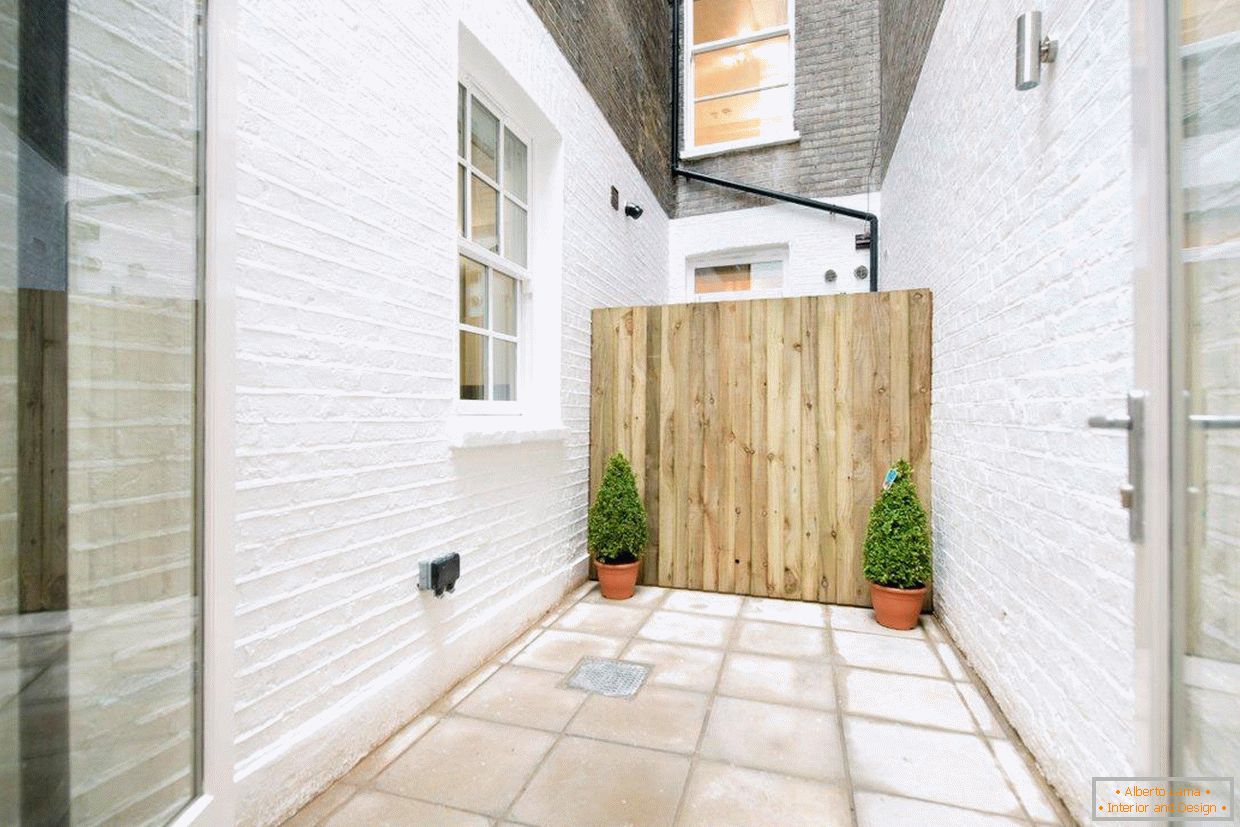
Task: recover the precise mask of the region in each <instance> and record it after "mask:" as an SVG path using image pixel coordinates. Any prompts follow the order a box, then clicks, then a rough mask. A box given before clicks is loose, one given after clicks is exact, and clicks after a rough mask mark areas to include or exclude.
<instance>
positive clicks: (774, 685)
mask: <svg viewBox="0 0 1240 827" xmlns="http://www.w3.org/2000/svg"><path fill="white" fill-rule="evenodd" d="M719 694H721V695H730V696H732V697H736V698H748V699H750V700H754V701H770V702H772V703H784V704H792V705H793V706H804V707H814V708H817V709H834V708H835V687H834V680H833V678H832V670H831V664H830V663H829V662H828V661H825V660H823V661H811V660H792V659H789V658H770V657H766V656H764V655H751V654H745V653H740V652H731V653H729V654H728V656H727V659H726V660H725V661H724V666H723V674H722V675H721V676H720V678H719Z"/></svg>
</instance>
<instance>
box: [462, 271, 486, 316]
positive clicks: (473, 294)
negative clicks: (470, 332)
mask: <svg viewBox="0 0 1240 827" xmlns="http://www.w3.org/2000/svg"><path fill="white" fill-rule="evenodd" d="M486 275H487V271H486V268H485V267H483V266H482V265H481V264H479V263H478V262H476V261H474V260H473V259H469V258H465V256H461V287H460V290H461V324H468V325H473V326H474V327H486V326H487V281H486Z"/></svg>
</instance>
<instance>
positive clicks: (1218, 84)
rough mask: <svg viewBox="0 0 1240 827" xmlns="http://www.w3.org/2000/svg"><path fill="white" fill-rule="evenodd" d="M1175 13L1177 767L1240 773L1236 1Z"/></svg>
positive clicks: (1239, 59) (1204, 3) (1239, 8)
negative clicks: (1181, 520)
mask: <svg viewBox="0 0 1240 827" xmlns="http://www.w3.org/2000/svg"><path fill="white" fill-rule="evenodd" d="M1172 8H1173V9H1178V13H1179V14H1180V30H1179V34H1180V37H1179V53H1178V62H1179V67H1178V68H1179V75H1180V81H1181V82H1180V86H1179V88H1178V89H1176V88H1173V89H1172V93H1173V94H1175V93H1179V94H1180V95H1181V99H1180V101H1179V104H1180V105H1179V109H1180V113H1181V117H1182V120H1181V121H1180V122H1179V123H1177V124H1173V126H1172V130H1173V134H1172V147H1173V148H1174V153H1175V154H1174V156H1173V161H1172V163H1173V164H1175V165H1177V166H1178V169H1177V171H1176V172H1177V174H1178V179H1179V185H1180V188H1181V191H1180V198H1179V214H1178V215H1177V216H1176V220H1178V221H1179V222H1180V226H1179V230H1180V232H1179V236H1180V239H1181V242H1182V247H1181V249H1180V250H1178V251H1177V255H1178V258H1179V261H1178V264H1179V276H1180V278H1182V280H1183V283H1182V290H1181V291H1180V292H1179V294H1178V295H1180V296H1182V297H1183V301H1182V304H1183V306H1182V307H1179V308H1175V309H1176V311H1177V314H1178V315H1179V317H1180V318H1181V319H1182V321H1183V325H1182V328H1181V329H1182V335H1181V336H1180V338H1179V339H1178V340H1177V341H1176V343H1175V346H1176V347H1177V348H1182V349H1183V353H1182V354H1181V358H1178V359H1177V360H1176V362H1177V364H1179V365H1181V366H1182V367H1183V373H1182V374H1181V376H1182V379H1181V384H1180V387H1181V389H1182V390H1183V392H1184V397H1185V399H1186V400H1187V402H1188V413H1189V421H1188V422H1185V423H1181V425H1182V426H1183V427H1184V428H1185V434H1184V437H1183V442H1182V444H1183V445H1184V446H1185V457H1184V462H1183V467H1184V470H1185V476H1186V480H1187V484H1188V485H1187V491H1186V492H1184V496H1185V497H1186V498H1187V503H1186V506H1187V507H1186V508H1185V509H1184V513H1185V515H1186V520H1185V522H1186V525H1185V527H1184V528H1185V534H1186V543H1185V547H1186V557H1185V559H1184V560H1183V564H1184V566H1183V568H1184V575H1183V581H1184V592H1183V605H1182V610H1181V611H1180V612H1178V613H1177V615H1178V616H1177V618H1176V619H1177V622H1178V623H1180V624H1181V628H1182V630H1183V634H1181V635H1178V636H1177V637H1178V638H1179V639H1180V640H1182V642H1183V646H1184V648H1183V651H1182V652H1181V653H1180V654H1181V657H1180V662H1179V668H1178V669H1177V674H1178V675H1179V678H1180V680H1179V681H1178V683H1177V686H1176V687H1175V689H1176V693H1177V697H1176V709H1177V725H1176V726H1175V727H1174V728H1173V729H1174V736H1173V737H1174V738H1175V739H1176V744H1175V746H1176V748H1175V760H1176V764H1177V766H1176V767H1175V771H1176V772H1177V773H1181V774H1186V775H1215V776H1220V775H1224V776H1237V775H1240V716H1238V715H1237V714H1236V712H1237V710H1240V85H1238V84H1237V83H1236V78H1237V77H1240V2H1237V1H1236V0H1200V2H1194V3H1183V4H1173V5H1172Z"/></svg>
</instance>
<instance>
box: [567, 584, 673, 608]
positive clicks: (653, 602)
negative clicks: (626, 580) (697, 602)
mask: <svg viewBox="0 0 1240 827" xmlns="http://www.w3.org/2000/svg"><path fill="white" fill-rule="evenodd" d="M594 585H595V588H594V589H592V590H591V591H590V592H589V593H588V594H586V596H585V597H583V598H582V600H583V601H584V602H588V603H602V604H603V605H605V606H626V607H629V608H633V609H639V608H640V609H653V608H656V607H658V606H659V605H660V604H662V602H663V600H664V598H666V597H667V596H668V595H669V594H672V593H673V590H672V589H662V588H659V587H658V586H638V587H637V590H636V591H635V592H633V596H632V597H630V598H627V599H625V600H610V599H608V598H606V597H603V593H602V592H600V591H599V590H598V584H597V583H596V584H594Z"/></svg>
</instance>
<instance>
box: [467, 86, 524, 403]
mask: <svg viewBox="0 0 1240 827" xmlns="http://www.w3.org/2000/svg"><path fill="white" fill-rule="evenodd" d="M529 167H530V150H529V142H528V141H527V140H526V139H524V138H523V137H521V136H520V133H519V132H518V130H517V127H516V126H515V125H514V124H513V123H511V122H509V121H508V120H507V119H506V118H505V117H504V116H503V115H502V114H501V110H500V108H499V106H497V105H495V104H493V103H490V102H489V101H487V100H484V99H483V97H482V94H481V93H480V92H479V91H478V90H476V89H474V88H472V87H471V86H469V85H467V84H465V83H462V84H460V85H459V87H458V93H457V210H458V212H459V222H458V231H459V233H460V240H459V245H458V249H459V255H460V261H459V273H458V277H457V278H458V282H459V284H458V291H457V293H458V297H459V298H458V301H459V318H458V324H459V327H460V344H459V349H458V361H459V365H460V371H459V376H460V382H459V398H460V399H461V400H462V402H464V403H467V404H466V405H465V409H466V410H473V411H477V412H483V411H487V410H493V411H496V412H508V411H513V410H515V408H516V403H517V400H518V395H519V394H520V392H521V388H520V387H519V384H520V382H519V378H520V376H521V373H522V370H521V365H522V364H523V361H524V360H525V358H526V355H525V353H524V351H525V349H526V347H525V344H526V338H527V336H526V335H525V332H524V331H523V316H524V315H525V314H524V313H523V306H524V305H525V303H526V302H527V301H528V299H529V295H530V292H531V291H530V286H529V279H530V274H529V272H528V271H527V269H526V268H527V263H528V262H527V259H528V255H529V228H530V207H529V200H530V194H529V188H530V174H529Z"/></svg>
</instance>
